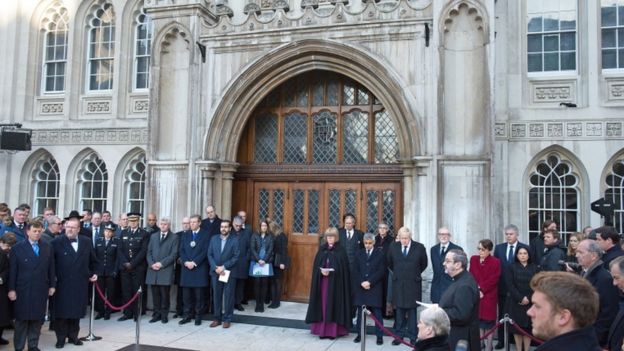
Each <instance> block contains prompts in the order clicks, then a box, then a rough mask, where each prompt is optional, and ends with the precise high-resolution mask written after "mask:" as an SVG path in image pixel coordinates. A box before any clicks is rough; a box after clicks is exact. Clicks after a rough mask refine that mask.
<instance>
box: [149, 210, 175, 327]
mask: <svg viewBox="0 0 624 351" xmlns="http://www.w3.org/2000/svg"><path fill="white" fill-rule="evenodd" d="M170 224H171V221H170V220H169V218H167V217H163V218H161V219H160V223H159V225H158V228H159V230H158V231H157V232H155V233H152V236H151V237H150V241H149V245H148V248H147V275H146V277H145V283H146V284H148V285H151V289H152V302H153V305H154V315H153V316H152V319H151V320H150V323H155V322H158V321H162V322H163V323H167V322H168V321H169V316H168V315H169V306H170V296H169V291H170V289H171V285H172V284H173V274H174V273H175V271H174V263H175V260H176V258H177V257H178V244H179V243H180V241H179V240H178V237H177V236H176V235H175V234H174V233H173V232H171V230H169V227H170Z"/></svg>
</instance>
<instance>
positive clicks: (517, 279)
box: [505, 247, 538, 351]
mask: <svg viewBox="0 0 624 351" xmlns="http://www.w3.org/2000/svg"><path fill="white" fill-rule="evenodd" d="M537 270H538V268H537V265H535V264H534V263H533V262H531V257H530V256H529V250H527V249H526V248H524V247H520V248H518V250H516V259H515V261H514V263H512V264H510V265H509V266H507V274H505V279H506V280H505V284H506V285H507V300H506V303H507V306H506V309H505V310H507V311H509V317H511V319H512V320H513V321H514V322H515V323H516V325H518V326H519V327H520V328H522V329H524V330H531V320H530V319H529V316H527V311H528V310H529V308H531V295H533V291H532V290H531V284H530V283H531V279H532V278H533V276H534V275H535V274H536V273H537ZM512 332H513V334H514V340H515V342H516V350H518V351H528V350H529V348H530V347H531V339H530V338H529V337H528V336H524V335H522V334H520V332H518V331H516V330H515V329H513V330H512Z"/></svg>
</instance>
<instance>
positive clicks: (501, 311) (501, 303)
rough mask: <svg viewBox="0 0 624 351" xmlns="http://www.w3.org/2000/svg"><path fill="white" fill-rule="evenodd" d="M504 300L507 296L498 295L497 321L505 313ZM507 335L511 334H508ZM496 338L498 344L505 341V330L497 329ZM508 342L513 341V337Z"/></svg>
mask: <svg viewBox="0 0 624 351" xmlns="http://www.w3.org/2000/svg"><path fill="white" fill-rule="evenodd" d="M506 299H507V294H505V295H500V294H499V295H498V320H500V319H502V318H503V316H504V315H505V313H507V311H505V303H506V301H507V300H506ZM509 335H512V334H511V333H509ZM496 338H497V340H498V343H500V344H502V343H503V341H504V340H505V328H498V330H497V331H496ZM510 340H513V337H511V338H510Z"/></svg>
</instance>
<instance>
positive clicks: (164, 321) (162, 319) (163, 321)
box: [160, 316, 169, 324]
mask: <svg viewBox="0 0 624 351" xmlns="http://www.w3.org/2000/svg"><path fill="white" fill-rule="evenodd" d="M160 321H161V322H162V323H163V324H166V323H167V322H169V318H167V316H165V317H162V318H161V319H160Z"/></svg>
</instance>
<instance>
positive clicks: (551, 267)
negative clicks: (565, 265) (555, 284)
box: [539, 230, 566, 271]
mask: <svg viewBox="0 0 624 351" xmlns="http://www.w3.org/2000/svg"><path fill="white" fill-rule="evenodd" d="M560 238H561V237H560V235H559V232H558V231H556V230H548V231H546V232H545V233H544V247H545V249H544V255H543V256H542V260H541V261H539V264H540V269H541V270H542V271H560V270H561V265H559V261H562V260H565V258H566V253H565V251H564V250H563V249H562V248H561V247H560V246H559V243H560Z"/></svg>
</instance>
